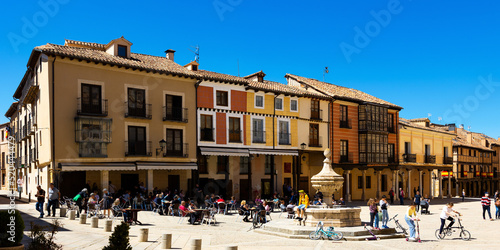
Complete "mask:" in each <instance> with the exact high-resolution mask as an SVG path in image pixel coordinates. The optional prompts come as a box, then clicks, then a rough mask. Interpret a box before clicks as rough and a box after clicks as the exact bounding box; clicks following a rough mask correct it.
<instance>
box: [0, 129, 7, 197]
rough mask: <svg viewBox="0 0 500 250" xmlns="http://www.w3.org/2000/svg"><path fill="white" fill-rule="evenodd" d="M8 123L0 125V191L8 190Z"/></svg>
mask: <svg viewBox="0 0 500 250" xmlns="http://www.w3.org/2000/svg"><path fill="white" fill-rule="evenodd" d="M8 126H9V123H4V124H0V136H1V138H0V157H1V159H0V164H1V165H0V167H1V172H0V189H1V190H8V189H9V183H8V181H9V178H8V161H7V158H8V155H9V143H8V140H7V139H8V138H7V134H8V132H7V127H8Z"/></svg>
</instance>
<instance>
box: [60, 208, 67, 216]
mask: <svg viewBox="0 0 500 250" xmlns="http://www.w3.org/2000/svg"><path fill="white" fill-rule="evenodd" d="M59 217H66V208H65V207H62V208H59Z"/></svg>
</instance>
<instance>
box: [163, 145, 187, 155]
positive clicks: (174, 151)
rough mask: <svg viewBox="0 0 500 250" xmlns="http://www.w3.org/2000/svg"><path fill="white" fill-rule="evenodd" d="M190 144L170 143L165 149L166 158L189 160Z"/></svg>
mask: <svg viewBox="0 0 500 250" xmlns="http://www.w3.org/2000/svg"><path fill="white" fill-rule="evenodd" d="M188 152H189V144H188V143H170V144H167V145H166V147H165V153H164V154H163V156H164V157H183V158H187V157H188V156H189V154H188Z"/></svg>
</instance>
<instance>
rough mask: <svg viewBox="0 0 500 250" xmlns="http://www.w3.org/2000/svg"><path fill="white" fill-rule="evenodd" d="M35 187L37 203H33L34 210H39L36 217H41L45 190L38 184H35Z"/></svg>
mask: <svg viewBox="0 0 500 250" xmlns="http://www.w3.org/2000/svg"><path fill="white" fill-rule="evenodd" d="M36 189H38V191H37V192H36V195H35V197H36V199H37V203H36V204H35V208H36V211H38V212H40V217H38V218H43V202H44V201H45V190H43V189H42V187H40V185H38V186H36Z"/></svg>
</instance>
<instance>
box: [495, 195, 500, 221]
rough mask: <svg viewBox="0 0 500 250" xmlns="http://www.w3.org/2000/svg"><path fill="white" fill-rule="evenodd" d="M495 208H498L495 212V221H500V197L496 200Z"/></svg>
mask: <svg viewBox="0 0 500 250" xmlns="http://www.w3.org/2000/svg"><path fill="white" fill-rule="evenodd" d="M495 207H496V208H497V210H496V212H495V219H500V197H497V198H496V200H495Z"/></svg>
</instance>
